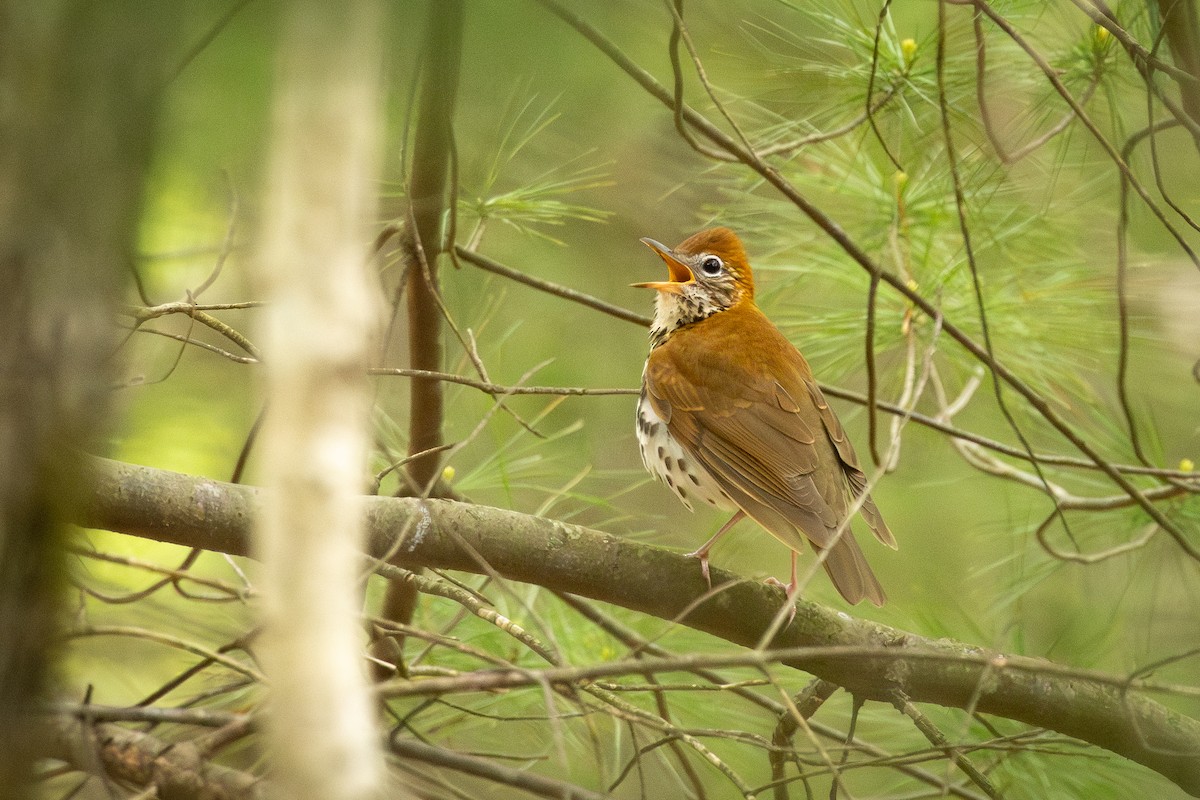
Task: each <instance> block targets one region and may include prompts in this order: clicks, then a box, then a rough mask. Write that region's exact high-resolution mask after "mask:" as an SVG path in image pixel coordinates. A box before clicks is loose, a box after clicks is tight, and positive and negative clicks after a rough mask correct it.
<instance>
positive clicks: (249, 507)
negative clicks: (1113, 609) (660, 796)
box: [77, 459, 1200, 796]
mask: <svg viewBox="0 0 1200 800" xmlns="http://www.w3.org/2000/svg"><path fill="white" fill-rule="evenodd" d="M94 478H95V481H94V485H93V491H92V494H91V502H90V503H89V504H88V505H87V507H86V508H85V509H83V510H81V512H80V513H79V515H78V520H77V521H78V522H79V523H80V524H82V525H87V526H91V527H98V528H105V529H108V530H113V531H119V532H122V533H128V534H132V535H135V536H142V537H145V538H150V539H155V540H157V541H165V542H173V543H176V544H180V545H184V546H188V547H200V548H204V549H207V550H217V551H221V552H226V553H231V554H237V555H246V554H247V552H248V547H249V537H250V524H251V519H252V518H253V516H254V514H255V513H256V512H257V509H258V506H259V502H260V498H259V491H258V490H257V489H254V488H251V487H245V486H236V485H232V484H225V483H220V482H218V481H213V480H208V479H205V478H197V477H192V476H187V475H180V474H178V473H173V472H166V471H163V470H156V469H151V468H148V467H140V466H134V465H130V464H122V463H118V462H113V461H107V460H103V459H97V460H96V461H95V475H94ZM364 502H365V504H366V509H367V510H366V513H367V526H368V535H369V542H370V545H369V546H370V549H371V552H372V554H373V555H375V556H379V557H385V556H387V555H389V554H398V555H401V556H402V557H403V561H404V563H405V564H406V565H409V566H411V565H414V564H418V565H423V566H428V567H437V568H443V569H457V570H463V571H467V572H482V571H484V564H485V563H486V565H487V568H488V569H490V570H494V571H495V572H496V573H498V574H500V575H502V576H504V577H506V578H509V579H512V580H517V581H522V582H526V583H532V584H538V585H541V586H545V587H547V588H549V589H552V590H554V591H559V592H570V593H573V594H579V595H584V596H587V597H591V598H594V599H597V600H601V601H604V602H608V603H613V604H615V605H620V606H623V607H625V608H629V609H632V610H635V611H639V612H641V613H645V614H650V615H653V616H656V617H659V618H662V619H679V621H680V622H681V623H682V624H684V625H688V626H689V627H692V628H695V629H697V630H701V631H705V632H707V633H710V634H712V635H714V636H717V637H720V638H722V639H725V640H727V641H730V642H734V643H737V644H741V645H744V646H747V647H755V646H757V645H758V643H759V639H760V638H761V637H762V636H763V633H764V631H766V630H767V629H768V628H769V627H770V625H771V621H772V619H773V618H774V616H775V615H776V612H777V611H778V610H779V604H780V601H781V599H782V593H781V592H780V591H779V590H778V589H776V588H773V587H768V586H765V585H764V584H762V583H761V582H759V581H751V580H743V579H739V577H738V576H736V575H734V574H732V573H730V572H727V571H724V570H720V569H714V570H713V583H714V585H718V586H721V588H720V590H719V591H717V592H715V593H713V595H712V596H711V597H710V598H709V599H707V600H705V601H703V602H699V603H697V602H696V601H697V598H698V597H700V596H701V595H703V594H704V592H705V590H706V585H705V583H704V578H703V577H702V576H701V574H700V570H699V568H698V566H697V564H696V561H695V560H694V559H690V558H686V557H684V556H681V555H679V554H676V553H672V552H670V551H668V550H665V549H663V548H658V547H651V546H648V545H644V544H639V543H636V542H632V541H628V540H625V539H621V538H619V537H616V536H611V535H607V534H603V533H599V532H596V531H592V530H589V529H587V528H583V527H580V526H578V525H570V524H567V523H563V522H558V521H555V520H549V519H544V518H541V517H535V516H530V515H526V514H519V513H516V512H513V511H507V510H503V509H498V508H489V507H486V506H477V505H470V504H466V503H455V502H451V501H438V500H428V501H420V500H416V499H412V498H379V497H370V498H365V499H364ZM722 584H727V585H724V586H722ZM693 606H694V607H693ZM769 646H770V647H771V648H773V649H781V650H782V649H794V648H806V649H800V650H794V652H793V653H792V654H790V655H789V657H787V658H786V659H784V660H783V662H782V663H785V664H787V665H788V666H791V667H795V668H797V669H802V670H804V671H805V672H809V673H811V674H813V675H816V676H818V677H821V678H824V679H826V680H828V681H831V682H833V683H836V684H838V685H840V686H844V687H846V688H847V689H848V690H850V691H852V692H854V693H855V694H857V695H859V696H861V697H863V698H868V699H874V700H880V701H884V702H888V701H889V698H890V697H892V696H893V695H894V692H895V691H896V690H902V691H903V692H904V693H905V695H907V696H908V697H909V698H911V699H912V700H913V701H914V702H922V703H934V704H937V705H942V706H947V707H952V708H967V707H970V708H972V709H973V710H975V711H978V712H981V713H985V714H992V715H996V716H1000V717H1005V718H1008V719H1012V720H1017V721H1020V722H1023V723H1026V724H1029V725H1033V726H1037V727H1042V728H1048V729H1051V730H1054V731H1057V732H1059V733H1062V734H1066V735H1068V736H1073V737H1076V738H1078V739H1081V740H1083V741H1086V742H1090V743H1092V744H1095V745H1098V746H1100V747H1104V748H1106V749H1108V750H1111V751H1113V752H1115V753H1118V754H1120V755H1122V756H1124V757H1126V758H1129V759H1131V760H1133V761H1136V762H1138V763H1141V764H1144V765H1145V766H1147V767H1149V768H1150V769H1153V770H1155V771H1157V772H1159V773H1161V774H1163V775H1165V776H1166V777H1168V778H1170V779H1171V780H1173V781H1175V782H1176V783H1178V784H1179V785H1180V786H1181V787H1183V788H1184V789H1185V790H1186V791H1188V792H1190V793H1191V794H1193V795H1196V796H1200V721H1197V720H1195V719H1192V718H1190V717H1186V716H1183V715H1181V714H1177V713H1175V712H1173V711H1171V710H1169V709H1168V708H1166V707H1165V706H1163V705H1161V704H1159V703H1157V702H1154V701H1152V700H1150V699H1148V698H1146V697H1144V696H1142V695H1141V694H1138V693H1137V692H1136V691H1135V689H1134V688H1131V687H1130V686H1126V685H1125V684H1124V682H1123V681H1122V680H1120V679H1117V678H1111V677H1106V676H1098V675H1095V674H1090V673H1087V672H1084V671H1082V670H1071V669H1067V668H1064V667H1062V666H1060V665H1056V664H1053V663H1051V662H1048V661H1042V660H1038V659H1031V658H1025V657H1021V656H1007V655H1004V654H1001V653H996V652H991V651H987V650H984V649H982V648H978V647H974V646H970V645H966V644H962V643H958V642H953V641H948V640H945V639H939V640H932V639H928V638H926V637H923V636H919V635H917V634H912V633H907V632H905V631H902V630H898V629H896V628H891V627H889V626H886V625H881V624H878V623H874V622H869V621H866V620H858V619H854V618H853V617H850V616H849V615H847V614H845V613H844V612H841V611H836V610H833V609H830V608H826V607H824V606H821V605H818V604H816V603H812V602H808V601H804V600H801V601H800V602H799V603H798V604H797V610H796V615H795V618H794V619H793V620H792V622H791V624H789V625H788V626H787V627H786V628H784V629H783V630H781V631H780V632H779V633H778V634H777V635H776V637H775V638H774V639H773V640H772V641H771V642H769ZM830 648H846V649H845V650H844V651H839V650H831V649H830ZM872 650H875V651H877V652H879V653H880V654H881V655H880V656H878V657H872V656H871V655H870V652H871V651H872ZM909 654H911V656H912V657H911V658H906V657H905V656H906V655H909Z"/></svg>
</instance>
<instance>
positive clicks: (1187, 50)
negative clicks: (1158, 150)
mask: <svg viewBox="0 0 1200 800" xmlns="http://www.w3.org/2000/svg"><path fill="white" fill-rule="evenodd" d="M1157 2H1158V11H1159V15H1160V18H1161V20H1162V28H1163V33H1164V34H1165V35H1166V39H1167V46H1168V47H1170V48H1171V58H1172V60H1174V62H1175V66H1177V67H1179V68H1180V69H1181V70H1183V71H1184V72H1186V73H1188V74H1189V75H1191V76H1192V77H1193V78H1194V79H1195V80H1192V81H1186V80H1181V81H1177V83H1178V85H1179V96H1180V100H1181V101H1182V104H1183V110H1184V111H1185V112H1186V113H1187V115H1188V116H1189V117H1191V118H1192V121H1194V122H1196V123H1198V124H1200V18H1198V16H1197V13H1196V4H1195V2H1194V1H1193V0H1157ZM1196 146H1197V147H1200V140H1198V141H1197V142H1196Z"/></svg>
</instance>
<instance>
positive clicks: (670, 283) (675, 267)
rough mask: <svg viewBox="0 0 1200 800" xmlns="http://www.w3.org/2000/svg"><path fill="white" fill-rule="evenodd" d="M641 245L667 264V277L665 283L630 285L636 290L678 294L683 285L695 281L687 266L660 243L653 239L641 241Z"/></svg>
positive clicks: (654, 282) (651, 282)
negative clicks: (655, 290)
mask: <svg viewBox="0 0 1200 800" xmlns="http://www.w3.org/2000/svg"><path fill="white" fill-rule="evenodd" d="M642 244H644V245H646V247H649V248H650V249H651V250H653V251H654V252H656V253H658V257H659V258H661V259H662V260H663V261H665V262H667V273H668V274H667V277H668V280H665V281H649V282H647V283H634V284H630V285H631V286H633V287H634V288H636V289H657V290H658V291H660V292H671V293H672V294H679V292H680V291H682V289H683V285H684V284H685V283H692V282H693V281H695V280H696V276H695V275H693V274H692V271H691V270H690V269H688V266H687V264H684V263H683V262H682V261H680V260H679V259H678V258H676V257H675V254H674V253H672V252H671V249H670V248H669V247H667V246H666V245H665V244H663V243H662V242H656V241H654V240H653V239H642Z"/></svg>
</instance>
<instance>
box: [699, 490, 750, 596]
mask: <svg viewBox="0 0 1200 800" xmlns="http://www.w3.org/2000/svg"><path fill="white" fill-rule="evenodd" d="M744 516H746V513H745V512H744V511H742V510H741V509H738V512H737V513H736V514H734V515H733V518H732V519H730V520H729V522H726V523H725V524H724V525H722V526H721V530H719V531H717V532H716V533H714V534H713V535H712V538H711V539H709V540H708V541H707V542H705V543H704V544H702V545H700V546H699V547H697V548H696V549H695V550H693V551H692V552H690V553H685V554H684V555H686V556H687V557H688V558H698V559H700V572H701V573H702V574H703V575H704V582H705V583H707V584H708V588H710V589H711V588H712V578H710V577H709V575H708V551H709V550H712V547H713V545H714V544H716V543H717V539H720V538H721V537H722V536H724V535H725V534H726V532H727V531H728V530H729V529H730V528H732V527H733V526H734V525H736V524H737V523H738V522H739V521H741V519H742V517H744Z"/></svg>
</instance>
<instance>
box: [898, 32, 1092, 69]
mask: <svg viewBox="0 0 1200 800" xmlns="http://www.w3.org/2000/svg"><path fill="white" fill-rule="evenodd" d="M1105 33H1107V31H1105ZM900 52H901V54H903V56H904V63H906V64H911V63H912V60H913V57H914V56H916V54H917V40H916V39H905V40H904V41H902V42H900Z"/></svg>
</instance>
